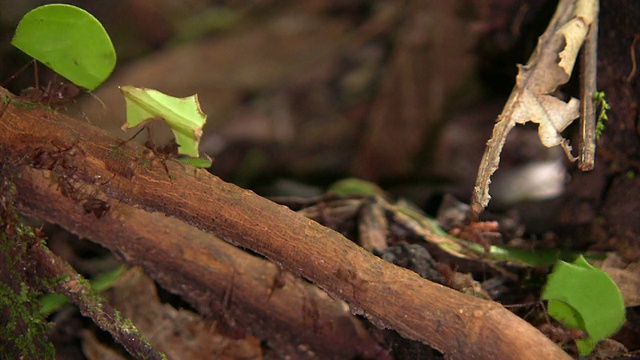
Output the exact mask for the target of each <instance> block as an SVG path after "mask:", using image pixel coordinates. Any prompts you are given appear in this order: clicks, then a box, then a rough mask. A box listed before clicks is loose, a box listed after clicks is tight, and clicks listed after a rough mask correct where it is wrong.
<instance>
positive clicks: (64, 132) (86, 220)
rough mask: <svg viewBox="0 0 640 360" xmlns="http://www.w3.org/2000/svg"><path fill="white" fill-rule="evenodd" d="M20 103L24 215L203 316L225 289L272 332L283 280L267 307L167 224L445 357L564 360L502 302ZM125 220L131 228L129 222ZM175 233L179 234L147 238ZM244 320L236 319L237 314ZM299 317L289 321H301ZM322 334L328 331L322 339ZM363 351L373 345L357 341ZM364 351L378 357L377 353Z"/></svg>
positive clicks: (7, 124) (0, 135)
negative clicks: (135, 268)
mask: <svg viewBox="0 0 640 360" xmlns="http://www.w3.org/2000/svg"><path fill="white" fill-rule="evenodd" d="M15 105H16V103H15V102H14V101H11V102H10V103H9V104H8V106H7V108H6V110H5V111H4V114H3V115H2V118H0V150H1V155H0V160H1V161H2V162H7V163H10V164H13V165H16V167H15V170H14V171H13V172H12V173H7V174H4V175H5V176H11V178H12V179H13V181H14V182H15V184H16V188H17V190H18V197H19V201H20V205H21V206H20V209H21V211H23V212H25V213H28V214H33V215H37V216H40V217H43V218H45V219H46V220H48V221H51V222H55V223H59V224H61V225H63V226H64V227H66V228H67V229H69V230H70V231H72V232H75V233H77V234H79V235H80V236H83V237H87V238H89V239H92V240H93V241H95V242H98V243H100V244H103V245H104V246H106V247H108V248H110V249H111V250H112V251H113V252H114V253H116V254H119V255H120V256H121V257H122V258H123V259H124V260H125V261H126V262H128V263H133V264H141V265H143V266H144V267H145V268H147V270H148V271H149V273H150V274H151V275H152V276H153V277H155V278H156V279H157V280H158V281H159V282H161V283H162V284H163V285H167V284H168V285H171V284H173V285H174V286H177V285H184V286H186V287H192V288H194V289H198V291H196V293H194V294H191V295H186V297H187V300H189V301H190V302H192V303H194V304H195V305H196V306H197V307H198V309H199V310H200V311H203V310H204V311H203V312H204V313H205V314H206V313H207V311H206V309H207V305H206V304H209V306H210V307H211V306H212V304H217V303H219V299H220V297H219V295H220V290H219V287H220V284H224V287H225V289H228V288H229V287H232V290H225V291H233V292H232V294H233V296H231V301H229V302H228V303H229V304H231V305H235V304H237V306H238V307H241V306H244V307H245V308H244V310H245V311H249V312H252V313H253V314H254V315H255V316H257V318H259V319H261V320H263V322H261V323H260V324H259V325H265V326H268V325H269V323H270V322H271V321H276V322H277V321H278V318H281V317H282V318H283V319H286V316H287V314H286V313H275V312H271V313H265V312H264V311H266V310H264V307H260V304H259V303H263V305H264V304H265V303H266V304H269V303H271V301H274V300H273V299H274V298H276V297H277V296H278V294H279V292H281V291H283V290H285V289H287V286H288V284H289V283H288V282H287V285H285V287H284V288H282V289H275V290H274V291H273V292H272V294H271V299H272V300H269V292H268V291H266V290H265V289H264V288H260V289H258V290H254V291H252V289H248V290H245V289H244V288H242V286H248V285H245V284H242V285H241V284H239V282H238V279H239V278H241V277H242V278H244V277H248V276H247V274H245V273H244V271H245V269H244V268H243V267H241V265H242V264H243V261H245V260H238V259H239V258H238V257H239V256H240V255H238V254H239V253H240V252H239V251H238V250H237V249H234V250H229V251H233V253H232V254H227V253H221V252H220V251H219V250H218V247H215V248H212V247H211V241H212V240H211V238H203V237H202V235H201V234H200V233H199V232H198V235H195V234H196V233H195V231H196V230H195V229H192V228H191V227H187V226H186V225H185V224H182V225H178V222H177V221H176V220H175V219H174V218H177V219H180V220H181V221H182V222H185V223H187V224H191V225H192V226H194V227H196V228H199V229H201V230H203V231H205V232H207V233H209V234H212V235H215V236H217V237H219V238H221V239H223V240H225V241H227V242H229V243H232V244H235V245H238V246H242V247H245V248H249V249H251V250H253V251H255V252H257V253H259V254H262V255H264V256H266V257H267V258H269V259H270V260H271V261H273V262H274V263H276V264H279V265H281V266H282V267H284V268H286V269H288V270H290V271H291V272H293V273H295V274H297V275H301V276H303V277H305V278H307V279H309V280H311V281H312V282H314V283H315V284H316V285H318V286H320V287H321V288H322V289H324V290H325V291H326V292H327V293H329V294H330V295H331V296H332V297H334V298H340V299H344V300H346V301H347V302H348V303H349V304H350V306H351V311H352V312H354V313H359V314H363V315H364V316H365V317H367V318H368V319H369V320H371V321H372V322H373V323H374V324H375V325H376V326H378V327H381V328H392V329H395V330H397V331H398V332H399V333H400V334H402V335H403V336H405V337H408V338H411V339H417V340H420V341H422V342H424V343H425V344H429V345H431V346H432V347H434V348H436V349H438V350H440V351H442V352H444V353H446V354H447V356H448V357H449V358H451V359H468V358H475V359H493V358H518V359H539V358H549V359H560V358H567V359H568V358H569V357H568V356H567V355H566V354H565V353H564V352H563V351H562V350H561V349H560V348H559V347H558V346H556V345H555V344H553V343H552V342H551V341H550V340H549V339H547V338H546V337H545V336H544V335H542V334H541V333H540V332H539V331H537V330H536V329H535V328H534V327H532V326H531V325H530V324H528V323H527V322H525V321H524V320H522V319H520V318H518V317H517V316H515V315H514V314H512V313H511V312H510V311H508V310H506V309H505V308H504V307H502V306H501V305H500V304H498V303H495V302H491V301H485V300H481V299H478V298H474V297H470V296H467V295H464V294H461V293H459V292H456V291H454V290H451V289H449V288H446V287H444V286H441V285H438V284H435V283H432V282H429V281H427V280H425V279H422V278H421V277H419V276H418V275H417V274H416V273H414V272H411V271H408V270H406V269H402V268H399V267H397V266H395V265H392V264H389V263H387V262H384V261H383V260H381V259H379V258H377V257H375V256H373V255H372V254H370V253H368V252H366V251H365V250H363V249H362V248H360V247H358V246H357V245H355V244H354V243H352V242H351V241H349V240H347V239H346V238H344V237H343V236H342V235H340V234H338V233H336V232H334V231H332V230H330V229H328V228H325V227H323V226H321V225H320V224H318V223H316V222H314V221H312V220H309V219H307V218H304V217H302V216H300V215H298V214H296V213H294V212H293V211H291V210H289V209H288V208H286V207H284V206H280V205H277V204H275V203H273V202H271V201H269V200H267V199H264V198H261V197H259V196H257V195H255V194H254V193H253V192H251V191H248V190H244V189H241V188H238V187H236V186H234V185H231V184H227V183H225V182H223V181H221V180H220V179H219V178H217V177H215V176H213V175H210V174H209V173H207V172H205V171H203V170H194V169H193V168H182V167H181V166H179V165H177V164H173V163H172V162H168V163H167V165H168V167H169V171H170V174H171V179H170V178H169V177H168V176H167V173H166V172H165V170H164V168H163V166H161V165H160V164H154V161H153V156H152V155H151V156H149V154H148V152H147V151H146V149H144V148H142V147H141V146H138V145H135V144H126V145H124V146H122V147H121V148H118V147H116V146H115V145H116V144H117V142H118V140H116V139H115V138H114V137H112V136H110V135H108V134H107V133H105V132H103V131H101V130H99V129H96V128H94V127H92V126H90V125H89V124H87V123H84V122H79V121H78V120H75V119H70V118H67V117H65V116H62V115H60V114H57V113H51V112H47V111H44V110H40V109H34V110H31V111H28V110H26V109H23V108H19V107H16V106H15ZM0 106H2V104H0ZM9 168H12V167H9ZM47 178H48V179H49V180H47ZM52 181H54V182H57V186H55V185H52V184H51V182H52ZM56 188H59V189H60V191H58V190H57V189H56ZM65 194H66V196H65ZM90 199H98V200H99V201H104V202H106V203H108V204H109V205H110V206H109V210H108V211H107V212H106V213H104V214H102V216H100V213H95V212H92V211H91V208H89V209H87V206H86V204H87V203H88V202H89V200H90ZM93 203H95V201H94V202H93ZM103 208H105V207H103ZM142 209H144V211H143V210H142ZM142 213H145V215H141V214H142ZM136 216H140V217H136ZM143 216H144V217H143ZM130 217H134V219H132V220H128V219H129V218H130ZM151 219H153V221H151ZM180 224H181V223H180ZM171 228H175V229H178V230H179V231H178V232H179V233H181V234H183V235H182V236H180V237H177V238H170V237H169V236H160V237H159V238H151V237H147V236H144V235H145V234H146V233H147V232H151V231H153V230H156V229H159V232H160V233H162V232H164V231H168V229H171ZM172 236H173V233H172ZM227 259H229V260H230V259H234V260H236V261H234V262H233V263H234V267H235V271H234V270H230V269H228V268H227V269H226V271H227V273H226V274H227V277H222V276H221V275H215V276H214V278H213V279H211V278H208V276H209V274H211V273H212V272H213V271H215V269H217V268H219V267H221V266H224V265H222V263H224V261H225V260H227ZM270 271H271V272H270V273H267V275H266V277H267V279H270V280H272V279H273V278H274V272H275V268H273V267H271V270H270ZM230 273H231V274H230ZM212 276H213V275H212ZM229 276H230V277H231V280H229ZM250 276H257V275H249V277H250ZM263 277H264V276H263ZM229 284H232V285H231V286H230V285H229ZM209 287H211V288H209ZM292 287H293V286H292ZM295 287H296V289H295V291H300V290H299V288H298V285H295ZM169 288H171V286H169ZM271 288H272V287H271ZM209 289H211V290H209ZM293 290H294V289H292V294H293V293H295V291H293ZM309 293H311V292H310V291H309V292H306V293H305V294H304V295H303V296H306V298H303V300H302V301H303V304H305V301H306V304H307V307H308V306H309V304H312V301H311V300H310V299H318V298H320V295H316V297H315V298H311V297H308V296H312V295H310V294H309ZM223 294H224V292H223ZM227 294H228V293H227ZM238 294H242V295H238ZM210 295H213V297H212V296H210ZM216 296H218V297H216ZM244 296H248V297H250V299H244V298H243V297H244ZM299 296H300V295H298V297H299ZM317 304H319V302H318V303H317ZM317 306H319V305H317ZM312 307H313V305H312ZM231 308H233V306H231ZM217 310H222V308H220V305H216V306H213V309H211V308H210V309H209V313H218V311H217ZM294 311H295V310H294ZM294 311H292V310H291V309H289V310H288V312H294ZM319 311H320V310H319V308H318V310H317V311H314V312H313V313H312V314H309V318H312V319H314V320H313V321H314V325H317V327H314V333H322V334H323V336H327V334H329V333H331V331H333V329H332V327H333V326H338V325H339V324H340V322H338V323H335V322H333V321H336V320H335V318H333V319H331V320H328V321H329V322H327V323H323V322H322V321H320V320H316V319H318V318H317V313H318V312H319ZM240 313H241V312H240V311H238V312H235V311H233V313H232V315H235V314H240ZM298 314H299V313H298ZM298 314H296V315H295V316H297V317H300V315H298ZM266 316H268V317H269V318H266ZM307 319H308V318H307ZM348 322H350V323H351V324H353V323H352V322H351V320H348ZM283 323H284V322H283ZM278 324H280V325H282V323H278ZM323 326H327V327H328V330H327V331H326V332H323ZM352 326H353V325H352ZM257 327H259V326H257ZM257 327H256V328H257ZM256 328H254V329H253V330H256ZM353 329H354V330H353V332H352V333H351V334H353V333H354V332H355V333H357V332H358V331H359V330H358V329H357V328H356V327H355V326H354V327H353ZM297 335H299V336H300V337H301V338H304V339H305V340H304V341H308V340H307V339H310V338H311V339H312V338H313V336H311V335H310V334H306V333H305V334H297ZM312 335H315V334H312ZM354 336H355V337H356V338H357V335H354ZM354 336H352V337H351V338H353V337H354ZM319 337H321V336H319ZM354 341H355V340H354ZM362 343H365V344H370V341H367V340H366V339H365V340H360V344H362ZM315 345H320V343H316V344H315ZM318 349H320V348H318ZM369 349H370V350H371V349H374V350H375V346H369Z"/></svg>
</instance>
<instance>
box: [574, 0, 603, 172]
mask: <svg viewBox="0 0 640 360" xmlns="http://www.w3.org/2000/svg"><path fill="white" fill-rule="evenodd" d="M595 4H596V6H599V1H598V0H595ZM597 65H598V17H597V16H596V17H595V19H594V20H593V22H592V23H591V26H590V27H589V33H588V34H587V38H586V40H585V43H584V48H583V49H582V64H581V66H580V83H581V87H580V101H581V106H580V140H581V142H580V155H579V159H578V168H580V170H582V171H590V170H593V167H594V165H595V157H596V110H595V104H594V100H593V96H594V94H595V92H596V89H597V84H596V81H597V73H598V68H597Z"/></svg>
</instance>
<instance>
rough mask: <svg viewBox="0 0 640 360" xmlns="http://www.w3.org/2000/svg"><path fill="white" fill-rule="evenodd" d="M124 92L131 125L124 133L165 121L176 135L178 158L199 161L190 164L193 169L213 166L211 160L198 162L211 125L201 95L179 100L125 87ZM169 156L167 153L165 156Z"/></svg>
mask: <svg viewBox="0 0 640 360" xmlns="http://www.w3.org/2000/svg"><path fill="white" fill-rule="evenodd" d="M120 91H122V94H123V95H124V98H125V101H126V104H127V122H126V123H125V124H124V125H123V126H122V129H123V130H126V129H131V128H134V127H137V126H140V125H142V124H145V123H146V122H148V121H150V120H153V119H158V118H161V119H163V120H164V121H165V122H166V123H167V124H168V125H169V126H170V127H171V130H172V131H173V134H174V135H175V144H176V146H177V148H176V150H177V153H178V154H180V155H187V156H190V157H192V158H196V160H197V161H193V159H190V160H189V163H190V164H191V165H194V166H197V167H209V166H211V159H208V158H207V159H197V158H198V157H199V152H198V147H199V145H200V137H201V136H202V127H203V126H204V124H205V122H206V121H207V115H206V114H204V113H203V112H202V110H201V109H200V103H199V102H198V96H197V95H192V96H189V97H186V98H176V97H173V96H170V95H166V94H163V93H161V92H159V91H157V90H153V89H143V88H136V87H133V86H121V87H120ZM156 150H157V149H156ZM162 150H168V149H162ZM167 152H168V151H164V153H167Z"/></svg>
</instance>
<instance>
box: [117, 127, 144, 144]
mask: <svg viewBox="0 0 640 360" xmlns="http://www.w3.org/2000/svg"><path fill="white" fill-rule="evenodd" d="M146 127H147V125H145V126H143V127H142V129H140V130H138V131H137V132H136V133H135V134H133V136H132V137H130V138H129V139H128V140H125V141H122V142H120V143H119V144H118V146H117V147H120V146H122V145H124V144H126V143H128V142H129V141H131V140H133V139H135V138H136V136H138V134H140V133H141V132H142V130H144V129H145V128H146Z"/></svg>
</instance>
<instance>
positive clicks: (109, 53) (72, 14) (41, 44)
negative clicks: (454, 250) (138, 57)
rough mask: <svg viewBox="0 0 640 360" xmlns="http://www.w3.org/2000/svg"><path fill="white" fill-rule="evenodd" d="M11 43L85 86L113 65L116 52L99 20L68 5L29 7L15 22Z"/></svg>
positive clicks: (90, 85)
mask: <svg viewBox="0 0 640 360" xmlns="http://www.w3.org/2000/svg"><path fill="white" fill-rule="evenodd" d="M11 44H13V46H15V47H17V48H18V49H20V50H22V51H24V52H25V53H27V54H28V55H29V56H31V57H32V58H34V59H36V60H38V61H40V62H41V63H43V64H45V65H46V66H48V67H49V68H51V69H52V70H53V71H55V72H56V73H58V74H60V75H62V76H64V77H65V78H66V79H68V80H69V81H71V82H73V83H74V84H76V85H78V86H81V87H83V88H86V89H88V90H93V89H95V88H96V87H98V86H99V85H100V84H102V83H103V82H104V81H105V80H106V79H107V78H108V77H109V75H110V74H111V72H112V71H113V68H114V67H115V65H116V52H115V50H114V49H113V44H112V43H111V39H110V38H109V35H108V34H107V32H106V30H105V29H104V27H103V26H102V24H101V23H100V22H99V21H98V20H97V19H96V18H95V17H93V15H91V14H89V13H88V12H87V11H85V10H83V9H80V8H78V7H75V6H72V5H66V4H50V5H44V6H41V7H38V8H36V9H33V10H31V11H30V12H28V13H27V14H26V15H25V16H24V17H23V18H22V20H21V21H20V23H19V24H18V27H17V28H16V34H15V36H14V37H13V40H12V41H11Z"/></svg>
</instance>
